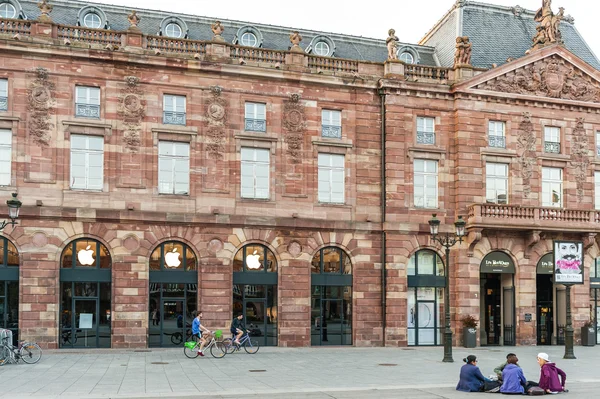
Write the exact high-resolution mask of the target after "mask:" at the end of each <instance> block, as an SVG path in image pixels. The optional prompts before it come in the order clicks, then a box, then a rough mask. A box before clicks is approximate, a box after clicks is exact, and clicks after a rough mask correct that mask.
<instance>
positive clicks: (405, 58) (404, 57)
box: [398, 51, 415, 64]
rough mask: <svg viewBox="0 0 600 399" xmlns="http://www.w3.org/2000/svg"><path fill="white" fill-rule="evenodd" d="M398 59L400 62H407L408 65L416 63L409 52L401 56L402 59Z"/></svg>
mask: <svg viewBox="0 0 600 399" xmlns="http://www.w3.org/2000/svg"><path fill="white" fill-rule="evenodd" d="M398 59H400V61H404V62H406V63H407V64H413V63H414V62H415V59H414V57H413V56H412V54H411V53H409V52H407V51H405V52H404V53H402V54H400V57H398Z"/></svg>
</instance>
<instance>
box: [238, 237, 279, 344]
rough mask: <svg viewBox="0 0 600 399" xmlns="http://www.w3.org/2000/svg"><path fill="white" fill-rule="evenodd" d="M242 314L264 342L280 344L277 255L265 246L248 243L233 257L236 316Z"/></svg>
mask: <svg viewBox="0 0 600 399" xmlns="http://www.w3.org/2000/svg"><path fill="white" fill-rule="evenodd" d="M239 314H243V315H244V320H245V322H246V326H247V327H248V326H251V327H250V328H249V330H250V335H251V336H252V338H253V339H256V340H258V342H259V344H260V345H269V346H276V345H277V258H276V257H275V254H274V253H273V252H272V251H271V250H270V249H269V248H267V246H265V245H262V244H249V245H245V246H243V247H242V248H240V249H239V250H238V251H237V253H236V254H235V257H234V258H233V315H234V317H235V316H236V315H239Z"/></svg>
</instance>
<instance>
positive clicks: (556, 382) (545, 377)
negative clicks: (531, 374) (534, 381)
mask: <svg viewBox="0 0 600 399" xmlns="http://www.w3.org/2000/svg"><path fill="white" fill-rule="evenodd" d="M537 361H538V364H539V365H540V384H539V386H540V388H542V389H543V390H544V391H546V393H557V392H567V390H566V389H565V382H566V381H567V374H565V372H564V371H562V370H561V369H559V368H558V367H556V364H555V363H552V362H551V361H550V358H549V357H548V354H547V353H543V352H542V353H538V355H537ZM559 376H560V379H559Z"/></svg>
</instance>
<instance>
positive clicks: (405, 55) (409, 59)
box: [396, 46, 419, 64]
mask: <svg viewBox="0 0 600 399" xmlns="http://www.w3.org/2000/svg"><path fill="white" fill-rule="evenodd" d="M396 55H398V59H399V60H400V61H402V62H404V63H406V64H418V63H419V53H418V52H417V50H416V49H415V48H414V47H413V46H402V47H400V48H399V49H398V51H397V52H396Z"/></svg>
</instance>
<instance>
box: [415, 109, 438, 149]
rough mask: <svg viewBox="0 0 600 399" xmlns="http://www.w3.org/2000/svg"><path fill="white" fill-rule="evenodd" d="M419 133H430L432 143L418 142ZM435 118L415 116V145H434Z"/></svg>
mask: <svg viewBox="0 0 600 399" xmlns="http://www.w3.org/2000/svg"><path fill="white" fill-rule="evenodd" d="M419 132H424V133H432V134H433V143H427V142H426V140H425V141H424V142H419ZM435 139H436V137H435V118H432V117H429V116H417V144H423V145H433V144H435V141H436V140H435Z"/></svg>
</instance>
